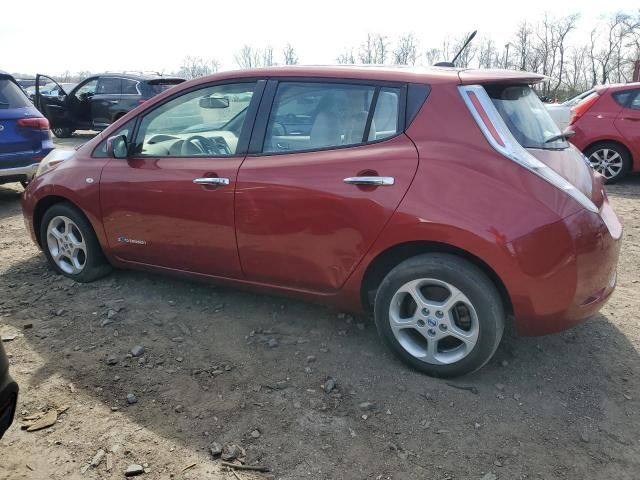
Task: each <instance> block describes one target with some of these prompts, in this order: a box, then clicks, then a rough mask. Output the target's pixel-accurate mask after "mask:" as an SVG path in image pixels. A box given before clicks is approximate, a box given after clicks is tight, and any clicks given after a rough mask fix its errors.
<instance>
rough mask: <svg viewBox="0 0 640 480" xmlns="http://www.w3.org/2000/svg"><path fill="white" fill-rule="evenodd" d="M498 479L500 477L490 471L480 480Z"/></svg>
mask: <svg viewBox="0 0 640 480" xmlns="http://www.w3.org/2000/svg"><path fill="white" fill-rule="evenodd" d="M497 479H498V477H496V476H495V475H494V474H493V473H491V472H489V473H487V474H486V475H485V476H484V477H482V478H481V479H480V480H497Z"/></svg>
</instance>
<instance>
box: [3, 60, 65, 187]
mask: <svg viewBox="0 0 640 480" xmlns="http://www.w3.org/2000/svg"><path fill="white" fill-rule="evenodd" d="M51 150H53V141H52V140H51V133H50V131H49V122H48V120H47V119H46V118H44V116H43V115H42V114H41V113H40V112H39V111H38V109H37V108H36V107H35V106H34V105H33V103H31V101H30V100H29V98H28V97H27V95H25V93H24V91H23V90H22V89H21V88H20V87H19V86H18V84H17V83H16V81H15V79H14V78H13V77H12V76H11V75H9V74H8V73H6V72H3V71H2V70H0V184H2V183H9V182H20V183H22V185H23V186H25V185H26V184H27V183H29V181H30V180H31V179H32V178H33V175H34V174H35V173H36V170H37V169H38V165H39V164H40V161H41V160H42V159H43V158H44V157H45V156H46V155H47V154H48V153H49V152H50V151H51Z"/></svg>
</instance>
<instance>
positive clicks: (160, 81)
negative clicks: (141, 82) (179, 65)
mask: <svg viewBox="0 0 640 480" xmlns="http://www.w3.org/2000/svg"><path fill="white" fill-rule="evenodd" d="M184 81H186V80H185V79H184V78H179V77H159V78H152V79H151V80H147V83H148V84H149V85H178V84H179V83H182V82H184Z"/></svg>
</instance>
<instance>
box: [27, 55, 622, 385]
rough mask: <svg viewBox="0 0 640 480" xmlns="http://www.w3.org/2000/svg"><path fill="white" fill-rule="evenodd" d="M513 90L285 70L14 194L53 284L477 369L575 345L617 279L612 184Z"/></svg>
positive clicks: (52, 160)
mask: <svg viewBox="0 0 640 480" xmlns="http://www.w3.org/2000/svg"><path fill="white" fill-rule="evenodd" d="M543 79H544V77H543V76H541V75H537V74H532V73H526V72H514V71H490V70H464V69H455V68H433V69H428V70H426V69H425V70H420V69H411V68H384V67H286V68H285V67H283V68H269V69H258V70H248V71H240V72H224V73H217V74H215V75H212V76H209V77H204V78H199V79H196V80H192V81H189V82H185V83H183V84H181V85H178V86H176V87H174V88H172V89H170V90H168V91H166V92H164V93H162V94H160V95H158V96H157V97H154V98H152V99H151V100H149V101H147V102H145V103H144V104H143V105H141V106H140V107H138V108H136V109H135V110H133V111H132V112H130V113H128V114H127V115H126V116H124V117H123V118H122V119H120V120H118V121H117V122H116V123H115V124H114V125H112V126H110V127H109V128H107V130H105V131H104V132H103V133H101V134H100V135H98V136H97V137H95V138H94V139H93V140H91V141H89V142H87V143H86V144H84V145H83V146H81V147H80V148H78V149H77V150H74V151H68V152H61V151H58V150H54V152H52V153H51V154H50V155H49V156H48V157H47V158H46V159H45V161H43V163H42V164H41V167H40V169H39V170H38V173H37V175H36V177H35V179H34V181H33V182H32V183H31V184H30V185H29V186H28V188H27V189H26V191H25V193H24V195H23V212H24V216H25V224H26V225H27V227H28V228H29V230H30V232H31V236H32V238H33V240H34V241H35V242H36V243H37V244H38V245H39V246H40V248H42V250H43V251H44V253H45V255H46V257H47V260H48V261H49V263H50V265H51V267H52V268H53V269H54V270H55V271H57V272H59V273H60V274H63V275H66V276H67V277H70V278H72V279H74V280H76V281H79V282H88V281H92V280H95V279H97V278H99V277H100V276H102V275H105V274H106V273H108V272H109V269H110V267H111V266H116V267H123V268H137V269H145V270H154V271H158V272H167V273H174V274H175V273H177V274H182V275H187V276H189V277H191V278H199V279H209V280H216V281H223V282H225V283H227V284H231V285H237V286H245V287H251V288H254V289H258V290H261V291H267V292H274V293H285V294H290V295H296V296H298V297H301V298H306V299H309V300H314V301H317V302H321V303H325V304H330V305H333V306H335V307H337V308H340V309H344V310H349V311H354V312H373V315H374V318H375V322H376V325H377V328H378V331H379V333H380V335H381V336H382V337H383V339H384V340H385V341H386V343H387V344H388V345H389V347H390V348H391V349H392V351H393V352H394V353H395V354H396V355H397V356H398V357H399V358H400V359H402V360H403V361H404V362H406V363H407V364H409V365H411V366H413V367H415V368H417V369H419V370H421V371H423V372H426V373H428V374H430V375H436V376H453V375H461V374H464V373H468V372H471V371H474V370H477V369H478V368H480V367H482V366H483V365H484V364H485V363H487V362H488V361H489V359H490V358H491V357H492V356H493V354H494V353H495V351H496V349H497V347H498V345H499V343H500V340H501V338H502V334H503V330H504V326H505V322H506V321H507V318H509V317H510V315H512V314H513V315H514V318H515V323H516V326H517V328H518V330H519V332H520V333H522V334H526V335H541V334H545V333H551V332H556V331H559V330H562V329H565V328H568V327H570V326H572V325H575V324H576V323H579V322H580V321H582V320H583V319H585V318H587V317H589V316H590V315H592V314H593V313H594V312H596V311H598V310H599V309H600V308H601V307H602V305H603V304H604V303H605V302H606V301H607V299H608V298H609V296H610V294H611V292H612V291H613V289H614V287H615V282H616V265H617V259H618V251H619V247H620V242H619V240H620V237H621V235H622V227H621V225H620V222H619V221H618V219H617V217H616V215H615V213H614V212H613V210H612V209H611V207H610V206H609V202H608V201H607V196H606V194H605V193H604V190H603V185H602V176H600V175H597V174H595V172H594V171H593V170H592V169H591V168H589V166H588V165H587V163H586V162H585V161H584V157H583V155H582V154H581V153H580V152H579V151H578V150H577V149H576V148H575V147H573V146H571V145H570V144H568V143H567V141H566V137H565V136H564V135H563V134H562V133H561V132H560V131H559V129H558V127H557V126H556V125H555V123H554V122H553V120H552V119H551V118H550V117H549V115H548V113H547V111H546V109H545V107H544V106H543V105H542V103H541V102H540V100H539V99H538V97H537V96H536V94H535V92H534V91H533V90H532V88H531V87H530V84H532V83H536V82H539V81H541V80H543Z"/></svg>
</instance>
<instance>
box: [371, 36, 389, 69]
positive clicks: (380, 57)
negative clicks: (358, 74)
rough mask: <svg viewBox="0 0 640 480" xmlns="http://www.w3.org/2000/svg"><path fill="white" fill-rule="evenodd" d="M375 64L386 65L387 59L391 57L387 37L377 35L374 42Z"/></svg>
mask: <svg viewBox="0 0 640 480" xmlns="http://www.w3.org/2000/svg"><path fill="white" fill-rule="evenodd" d="M373 53H374V58H373V63H377V64H379V65H382V64H383V63H386V61H387V58H388V57H389V41H388V39H387V37H385V36H383V35H380V34H376V36H375V37H374V42H373Z"/></svg>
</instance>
